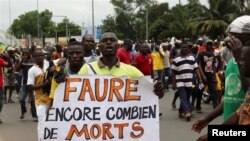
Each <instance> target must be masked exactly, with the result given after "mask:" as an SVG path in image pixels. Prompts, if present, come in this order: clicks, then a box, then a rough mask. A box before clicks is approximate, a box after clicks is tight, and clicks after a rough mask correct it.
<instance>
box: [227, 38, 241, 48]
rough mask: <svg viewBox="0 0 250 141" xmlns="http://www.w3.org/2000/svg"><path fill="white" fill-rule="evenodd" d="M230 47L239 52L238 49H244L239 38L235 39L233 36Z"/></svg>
mask: <svg viewBox="0 0 250 141" xmlns="http://www.w3.org/2000/svg"><path fill="white" fill-rule="evenodd" d="M228 46H229V47H230V49H231V50H237V49H240V48H242V46H243V45H242V43H241V41H240V40H239V39H238V38H235V37H234V36H232V37H231V38H230V41H229V43H228Z"/></svg>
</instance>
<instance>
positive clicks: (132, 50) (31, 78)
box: [0, 16, 250, 140]
mask: <svg viewBox="0 0 250 141" xmlns="http://www.w3.org/2000/svg"><path fill="white" fill-rule="evenodd" d="M246 25H247V26H246ZM228 33H230V35H229V36H228V37H226V38H224V39H222V37H219V36H218V38H216V39H210V38H209V37H206V36H200V37H197V40H194V41H192V40H190V39H188V38H183V39H176V38H172V39H170V38H165V39H162V40H159V41H157V42H155V41H154V39H152V40H150V41H149V42H140V41H138V42H134V41H133V40H132V39H124V40H123V41H122V42H119V43H118V39H117V37H116V35H115V34H114V33H111V32H106V33H104V34H103V35H102V37H101V39H100V42H99V43H95V40H94V38H93V36H92V35H85V36H84V37H83V38H82V42H78V41H76V40H74V39H71V40H70V42H69V43H68V46H67V47H65V48H63V47H62V46H61V45H59V44H56V45H55V47H46V48H39V47H37V46H31V47H29V48H20V49H15V48H13V47H8V48H7V50H6V52H5V53H2V54H1V58H0V123H2V120H1V110H2V107H3V104H4V103H6V104H7V103H13V102H14V101H13V100H12V93H13V90H16V92H17V94H18V95H19V100H20V107H21V112H20V119H24V118H25V115H26V113H27V112H28V111H30V112H31V113H32V117H33V120H34V121H43V120H44V119H45V115H46V113H47V110H48V109H49V108H50V107H51V106H52V104H53V98H54V95H55V89H56V88H57V86H58V84H59V83H61V82H63V81H64V79H65V77H67V76H68V75H74V74H79V75H86V74H101V75H113V76H122V75H126V76H129V77H131V78H134V77H141V76H149V77H151V78H152V79H154V80H158V83H155V86H154V92H155V94H156V95H157V96H159V98H161V97H163V90H164V91H165V93H168V92H169V88H170V87H172V89H173V90H176V91H175V92H174V93H175V94H174V98H173V101H172V103H170V104H171V105H172V108H173V110H175V109H177V106H176V101H177V100H178V98H179V100H180V105H179V106H178V112H177V115H178V117H179V118H184V119H185V120H186V121H190V120H191V117H192V113H193V112H197V113H202V107H201V99H202V94H203V93H204V91H207V92H208V93H209V95H210V97H211V99H212V105H213V106H212V107H213V109H214V110H213V111H212V112H211V113H209V114H208V115H207V116H206V117H204V118H203V119H200V120H198V121H197V122H195V123H194V125H193V130H195V131H197V132H200V131H201V130H202V129H203V128H204V127H205V126H206V125H207V124H208V123H209V122H210V121H211V120H212V119H214V118H215V117H216V116H218V115H220V114H221V113H222V112H223V113H224V119H225V120H226V121H227V120H228V118H231V117H230V115H231V114H232V113H233V117H234V118H235V117H237V119H238V120H239V121H240V122H238V124H241V123H243V124H249V123H250V117H249V115H248V118H246V116H245V117H244V119H242V118H240V117H241V116H240V115H241V114H242V111H245V112H246V111H247V110H248V113H249V111H250V110H249V100H245V103H244V105H245V107H241V108H240V109H238V107H240V105H241V104H242V102H243V100H244V98H245V97H246V99H247V98H249V95H246V91H249V89H248V87H249V83H248V79H245V78H248V77H249V76H248V75H249V74H248V70H249V69H248V67H249V65H248V63H249V59H247V58H248V57H249V56H247V53H246V52H249V47H245V46H248V44H247V41H248V40H249V35H250V16H242V17H239V18H237V19H236V20H235V21H234V22H232V23H231V24H230V26H229V28H228ZM241 50H244V52H243V51H241ZM241 52H243V53H241ZM238 64H239V65H240V66H239V68H238ZM7 92H8V95H7ZM233 97H234V98H233ZM27 98H28V102H29V103H30V105H31V106H30V110H27V108H26V104H25V103H26V101H27V100H26V99H27ZM247 108H248V109H247ZM237 109H238V110H237ZM236 110H237V111H236ZM160 115H161V114H160ZM231 121H232V118H231ZM233 123H234V124H235V123H237V121H236V120H233ZM38 130H39V129H38ZM39 132H42V131H39ZM206 137H207V136H206V135H204V136H202V137H201V138H199V140H205V139H206Z"/></svg>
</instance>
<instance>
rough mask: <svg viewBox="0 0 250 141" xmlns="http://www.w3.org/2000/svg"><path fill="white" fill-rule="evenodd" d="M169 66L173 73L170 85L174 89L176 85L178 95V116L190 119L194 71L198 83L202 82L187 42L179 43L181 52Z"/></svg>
mask: <svg viewBox="0 0 250 141" xmlns="http://www.w3.org/2000/svg"><path fill="white" fill-rule="evenodd" d="M171 68H172V73H173V74H172V75H173V80H172V81H173V82H172V87H173V89H174V90H175V89H176V87H177V94H178V96H179V97H180V109H179V117H180V118H183V117H184V118H186V120H187V121H190V120H191V112H192V105H191V103H190V96H191V93H192V85H193V77H194V73H195V74H196V76H197V77H198V80H199V84H202V83H203V82H202V79H201V75H200V72H199V70H198V65H197V63H196V61H195V58H194V57H193V56H192V55H189V52H188V45H187V44H182V45H181V54H180V56H179V57H176V58H175V59H174V60H173V64H172V67H171Z"/></svg>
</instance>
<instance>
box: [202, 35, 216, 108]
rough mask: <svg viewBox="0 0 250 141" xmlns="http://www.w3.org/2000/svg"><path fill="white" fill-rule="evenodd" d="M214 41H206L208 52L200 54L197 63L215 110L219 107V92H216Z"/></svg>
mask: <svg viewBox="0 0 250 141" xmlns="http://www.w3.org/2000/svg"><path fill="white" fill-rule="evenodd" d="M212 46H213V41H212V40H207V41H206V51H203V52H201V53H199V54H198V57H197V61H198V64H199V66H200V67H201V74H202V78H203V79H204V82H205V83H206V84H207V86H208V91H209V93H210V95H211V98H212V102H213V108H216V106H217V105H218V99H217V96H218V95H217V91H216V84H217V83H216V78H215V73H216V69H215V56H214V54H213V48H212Z"/></svg>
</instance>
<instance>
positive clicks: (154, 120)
mask: <svg viewBox="0 0 250 141" xmlns="http://www.w3.org/2000/svg"><path fill="white" fill-rule="evenodd" d="M39 128H42V131H43V133H40V134H39V137H41V139H40V140H44V141H47V140H51V141H62V140H70V141H84V140H91V141H92V140H93V141H103V140H112V141H159V105H158V97H157V96H155V94H154V93H153V84H152V83H150V82H149V81H148V80H146V79H145V78H140V79H129V78H127V77H111V76H98V75H89V76H77V75H76V76H70V77H69V78H67V80H66V81H65V83H62V84H60V85H59V86H58V88H57V89H56V93H55V99H54V104H53V107H52V109H50V110H49V112H48V114H47V117H46V120H45V121H44V123H42V124H39Z"/></svg>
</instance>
